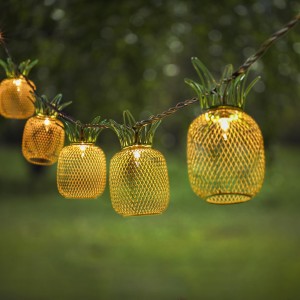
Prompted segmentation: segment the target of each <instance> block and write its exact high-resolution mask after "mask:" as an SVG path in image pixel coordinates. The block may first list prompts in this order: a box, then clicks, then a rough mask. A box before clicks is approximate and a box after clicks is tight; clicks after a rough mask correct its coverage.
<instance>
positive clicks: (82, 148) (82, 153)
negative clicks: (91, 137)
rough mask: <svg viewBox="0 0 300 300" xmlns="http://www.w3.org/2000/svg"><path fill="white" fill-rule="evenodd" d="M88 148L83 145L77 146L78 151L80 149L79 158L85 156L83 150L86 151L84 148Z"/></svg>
mask: <svg viewBox="0 0 300 300" xmlns="http://www.w3.org/2000/svg"><path fill="white" fill-rule="evenodd" d="M87 147H88V146H87V145H85V144H82V145H79V149H80V151H81V154H80V155H81V157H82V158H83V157H84V155H85V150H86V148H87Z"/></svg>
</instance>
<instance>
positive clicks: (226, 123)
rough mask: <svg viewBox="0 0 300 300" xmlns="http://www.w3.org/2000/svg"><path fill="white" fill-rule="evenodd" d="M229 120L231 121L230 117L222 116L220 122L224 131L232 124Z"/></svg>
mask: <svg viewBox="0 0 300 300" xmlns="http://www.w3.org/2000/svg"><path fill="white" fill-rule="evenodd" d="M229 122H230V119H229V118H220V119H219V124H220V127H221V128H222V130H223V131H225V132H226V131H227V130H228V129H229V126H230V125H229ZM223 136H224V135H223Z"/></svg>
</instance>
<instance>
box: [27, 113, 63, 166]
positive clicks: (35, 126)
mask: <svg viewBox="0 0 300 300" xmlns="http://www.w3.org/2000/svg"><path fill="white" fill-rule="evenodd" d="M64 141H65V131H64V129H63V123H62V122H61V121H59V120H57V119H56V118H51V117H48V116H44V115H37V116H35V117H31V118H30V119H28V121H27V122H26V125H25V128H24V132H23V141H22V152H23V155H24V157H25V158H26V159H27V160H28V161H29V162H30V163H33V164H38V165H52V164H54V163H55V162H56V161H57V159H58V155H59V153H60V151H61V149H62V148H63V146H64Z"/></svg>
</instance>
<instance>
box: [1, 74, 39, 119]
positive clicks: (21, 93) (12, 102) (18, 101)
mask: <svg viewBox="0 0 300 300" xmlns="http://www.w3.org/2000/svg"><path fill="white" fill-rule="evenodd" d="M31 85H32V86H33V87H34V84H33V82H31ZM31 92H32V87H31V86H30V85H29V84H28V83H27V82H26V80H25V79H24V78H22V77H19V78H8V79H5V80H3V81H2V82H1V84H0V114H1V115H3V116H4V117H6V118H11V119H27V118H29V117H31V116H32V115H33V114H34V111H35V108H34V101H35V98H34V96H33V95H32V93H31Z"/></svg>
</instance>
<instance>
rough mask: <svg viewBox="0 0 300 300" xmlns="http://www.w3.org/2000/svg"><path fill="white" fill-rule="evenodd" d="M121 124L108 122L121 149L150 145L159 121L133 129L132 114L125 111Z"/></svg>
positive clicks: (112, 121) (134, 122) (134, 123)
mask: <svg viewBox="0 0 300 300" xmlns="http://www.w3.org/2000/svg"><path fill="white" fill-rule="evenodd" d="M123 121H124V123H123V124H118V123H117V122H116V121H114V120H109V123H108V124H109V125H108V126H109V127H110V128H111V129H112V130H113V131H114V132H115V133H116V134H117V136H118V138H119V141H120V144H121V147H122V148H124V147H129V146H132V145H136V144H138V145H152V143H153V138H154V134H155V131H156V129H157V128H158V126H159V125H160V123H161V121H160V120H159V121H155V122H153V123H152V124H150V125H146V126H142V127H135V125H136V120H135V119H134V117H133V116H132V114H131V113H130V112H129V111H128V110H125V111H124V112H123Z"/></svg>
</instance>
